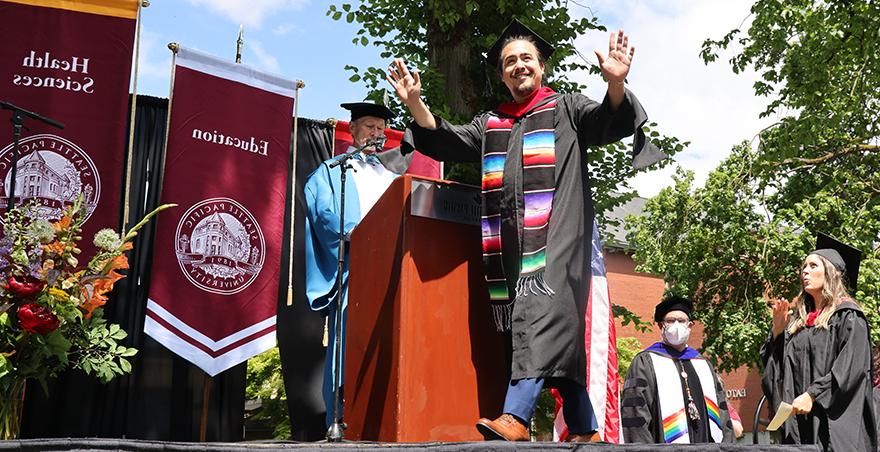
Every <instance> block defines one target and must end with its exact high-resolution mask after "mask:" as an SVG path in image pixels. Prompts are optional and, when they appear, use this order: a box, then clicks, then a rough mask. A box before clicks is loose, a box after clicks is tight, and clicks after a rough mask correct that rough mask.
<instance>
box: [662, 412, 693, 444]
mask: <svg viewBox="0 0 880 452" xmlns="http://www.w3.org/2000/svg"><path fill="white" fill-rule="evenodd" d="M687 433H688V425H687V415H686V414H685V412H684V408H682V409H680V410H678V411H676V412H675V413H672V414H670V415H669V416H666V417H665V418H663V442H665V443H667V444H669V443H673V442H675V440H677V439H679V438H680V437H681V436H682V435H687ZM686 442H689V441H686Z"/></svg>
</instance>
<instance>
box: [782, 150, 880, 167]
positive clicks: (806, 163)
mask: <svg viewBox="0 0 880 452" xmlns="http://www.w3.org/2000/svg"><path fill="white" fill-rule="evenodd" d="M862 151H865V152H876V151H880V145H875V144H856V145H852V146H849V147H846V148H843V149H838V150H835V151H831V152H828V153H826V154H825V155H823V156H820V157H816V158H803V157H792V158H787V159H785V160H782V161H780V162H775V163H773V164H772V165H773V166H786V165H793V164H796V163H798V164H800V166H798V167H796V168H794V171H798V170H802V169H806V168H809V167H812V166H818V165H821V164H823V163H827V162H828V161H830V160H835V159H837V158H840V157H843V156H846V155H848V154H853V153H856V152H862Z"/></svg>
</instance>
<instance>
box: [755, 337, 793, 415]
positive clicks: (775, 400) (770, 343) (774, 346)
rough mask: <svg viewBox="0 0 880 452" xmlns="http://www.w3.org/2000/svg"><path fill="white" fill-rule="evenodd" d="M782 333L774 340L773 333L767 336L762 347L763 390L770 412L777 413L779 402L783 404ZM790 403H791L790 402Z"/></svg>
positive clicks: (783, 348) (783, 343)
mask: <svg viewBox="0 0 880 452" xmlns="http://www.w3.org/2000/svg"><path fill="white" fill-rule="evenodd" d="M787 334H788V333H786V332H782V333H780V334H779V336H776V338H773V331H772V330H771V331H770V332H769V333H768V334H767V340H766V341H764V344H763V345H762V346H761V361H762V362H763V363H764V374H763V375H762V376H761V389H762V390H763V391H764V395H765V396H766V397H767V402H768V403H769V405H770V412H771V413H775V412H776V408H777V407H778V406H779V402H782V398H783V391H782V384H783V381H784V377H783V375H784V369H783V367H782V366H783V358H784V356H785V336H786V335H787ZM789 402H791V401H790V400H789Z"/></svg>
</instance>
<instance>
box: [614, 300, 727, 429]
mask: <svg viewBox="0 0 880 452" xmlns="http://www.w3.org/2000/svg"><path fill="white" fill-rule="evenodd" d="M692 310H693V303H692V302H691V300H689V299H687V298H684V297H679V296H671V297H668V298H666V299H664V300H663V301H661V302H660V304H658V305H657V307H656V309H655V310H654V321H655V322H656V323H657V325H658V326H659V327H660V335H661V341H660V342H657V343H655V344H654V345H652V346H650V347H648V348H647V349H645V350H644V351H642V352H641V353H639V354H638V355H636V357H635V358H634V359H633V362H632V365H631V366H630V368H629V371H628V372H627V374H626V381H625V382H624V385H623V392H622V394H621V410H620V411H621V417H622V420H621V425H622V427H623V437H624V441H625V442H627V443H667V444H669V443H675V444H680V443H710V442H715V443H720V442H733V441H734V438H733V431H732V428H731V425H732V424H731V422H730V415H729V413H728V411H727V399H726V398H725V395H724V388H723V387H722V385H721V382H720V381H719V380H718V377H717V375H715V370H714V369H712V366H711V365H709V363H708V361H706V360H705V359H704V358H703V357H702V356H700V353H699V352H697V351H696V350H694V349H693V348H691V347H689V346H688V339H689V338H690V333H691V326H693V322H691V311H692Z"/></svg>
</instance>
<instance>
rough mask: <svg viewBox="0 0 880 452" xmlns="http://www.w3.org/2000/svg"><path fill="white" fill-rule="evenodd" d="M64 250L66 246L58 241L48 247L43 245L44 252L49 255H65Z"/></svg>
mask: <svg viewBox="0 0 880 452" xmlns="http://www.w3.org/2000/svg"><path fill="white" fill-rule="evenodd" d="M64 248H65V245H64V244H63V243H61V242H59V241H58V240H56V241H54V242H52V243H50V244H48V245H43V251H45V252H47V253H53V254H58V255H61V254H64Z"/></svg>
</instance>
